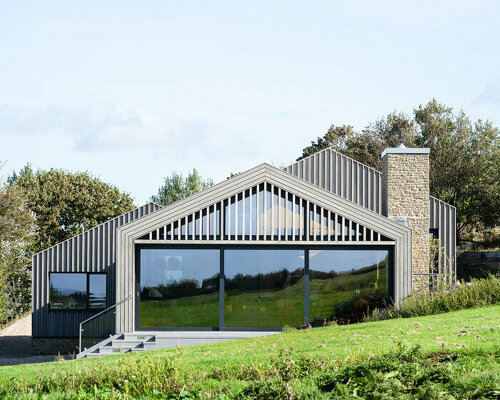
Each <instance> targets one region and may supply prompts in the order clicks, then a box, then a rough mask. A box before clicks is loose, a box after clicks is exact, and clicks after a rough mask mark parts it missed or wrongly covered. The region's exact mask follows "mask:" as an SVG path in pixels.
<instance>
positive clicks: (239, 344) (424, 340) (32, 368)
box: [0, 304, 500, 398]
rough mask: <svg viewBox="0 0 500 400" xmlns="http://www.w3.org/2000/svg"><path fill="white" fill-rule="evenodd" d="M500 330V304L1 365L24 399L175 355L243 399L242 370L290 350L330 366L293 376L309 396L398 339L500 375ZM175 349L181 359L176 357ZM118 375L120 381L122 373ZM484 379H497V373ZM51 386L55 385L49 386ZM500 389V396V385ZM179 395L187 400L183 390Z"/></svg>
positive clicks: (202, 378) (1, 375) (201, 384)
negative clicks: (338, 369)
mask: <svg viewBox="0 0 500 400" xmlns="http://www.w3.org/2000/svg"><path fill="white" fill-rule="evenodd" d="M499 333H500V305H498V304H497V305H493V306H487V307H481V308H475V309H468V310H461V311H457V312H451V313H447V314H440V315H432V316H425V317H417V318H408V319H392V320H386V321H380V322H372V323H365V324H353V325H346V326H335V327H326V328H315V329H309V330H300V331H297V330H296V331H290V332H284V333H280V334H277V335H274V336H268V337H264V338H252V339H246V340H239V341H232V342H225V343H216V344H210V345H202V346H193V347H186V348H184V349H183V350H182V351H181V352H179V350H176V349H165V350H157V351H152V352H149V353H148V354H145V353H142V354H124V355H117V356H109V357H103V358H101V359H85V360H72V361H60V362H54V363H46V364H31V365H20V366H6V367H0V396H1V394H2V393H4V395H5V396H6V397H7V398H8V396H12V395H13V394H14V393H17V394H19V395H21V397H19V396H18V398H22V396H24V394H22V392H24V391H26V390H29V388H31V390H36V389H33V388H37V387H39V386H37V384H38V385H39V384H40V382H57V381H58V380H61V379H62V378H61V374H63V375H64V376H67V379H71V377H73V379H76V378H75V376H76V377H78V375H81V374H85V373H86V371H87V372H89V371H92V370H94V371H107V372H103V373H110V371H114V370H118V369H119V368H120V367H121V366H122V365H124V364H126V363H129V364H130V365H131V366H132V365H133V366H134V368H136V367H137V369H138V371H140V370H142V371H143V372H144V371H145V370H147V368H149V367H151V366H152V365H155V363H159V362H160V361H161V360H163V359H170V360H171V359H175V360H176V362H178V365H177V364H176V365H177V367H176V368H178V370H177V369H176V371H178V374H180V375H179V376H182V377H183V378H182V381H183V382H184V383H185V382H188V381H190V383H189V384H188V386H189V387H190V388H196V390H205V391H207V393H219V395H220V396H221V397H220V398H238V395H236V394H234V393H236V392H237V391H238V390H240V389H242V388H245V387H248V385H249V383H248V382H249V380H248V379H247V378H246V377H245V374H244V373H243V372H242V371H249V370H250V369H251V370H252V371H254V372H253V373H252V374H254V375H255V374H257V376H258V375H259V374H260V373H262V374H263V376H267V375H266V374H267V372H266V371H268V370H270V369H273V368H275V369H276V368H277V367H276V365H275V364H276V360H278V359H280V358H286V354H289V355H292V358H293V360H292V361H290V362H291V363H292V364H294V363H295V364H297V363H300V362H299V361H297V360H304V359H308V360H309V361H308V363H310V362H313V361H314V360H322V361H321V362H324V363H325V364H324V365H325V366H324V367H319V369H316V370H314V371H315V372H314V373H312V372H311V374H310V377H305V378H303V379H302V378H301V379H298V378H297V377H295V378H296V380H294V381H293V382H294V385H295V386H294V388H295V389H294V390H296V391H297V390H299V389H300V388H302V389H300V390H304V393H306V392H307V390H309V389H307V387H308V386H307V385H312V383H311V382H312V381H310V379H313V378H312V377H313V375H314V376H316V375H317V374H318V373H320V372H321V370H322V369H325V368H326V369H328V368H330V369H331V368H334V366H337V365H338V366H342V365H344V366H346V365H351V364H355V363H362V362H366V361H367V360H370V359H373V357H375V358H376V357H377V356H379V355H383V354H391V352H394V351H396V348H397V345H396V344H397V343H399V342H401V343H407V344H409V345H420V346H421V348H422V352H423V354H428V353H432V352H434V353H436V352H440V351H441V352H442V350H443V349H446V353H447V354H450V355H465V356H467V355H473V354H476V355H478V354H479V355H481V356H477V357H476V356H474V357H472V356H471V357H472V358H467V360H468V361H467V362H465V361H463V360H462V361H460V360H458V361H456V363H460V362H462V363H464V364H463V365H462V366H461V367H460V368H461V369H460V371H465V372H463V374H465V373H467V374H472V375H471V376H473V375H474V373H476V372H477V373H479V372H481V371H482V372H481V374H482V373H483V372H484V373H485V374H490V373H493V374H496V375H497V376H500V368H499V357H498V356H499V352H500V334H499ZM173 354H175V357H172V355H173ZM181 354H182V355H181ZM283 354H285V356H284V355H283ZM294 360H295V361H294ZM311 360H312V361H311ZM273 363H274V364H273ZM273 365H275V367H273ZM457 365H458V364H457ZM148 366H149V367H148ZM259 371H260V372H259ZM474 371H476V372H474ZM478 371H479V372H478ZM245 373H246V372H245ZM175 374H177V372H176V373H175ZM175 374H173V375H175ZM252 374H250V375H252ZM315 374H316V375H315ZM134 376H135V375H134ZM175 376H177V375H175ZM457 376H458V375H457ZM464 376H465V375H464ZM467 376H469V375H467ZM391 378H392V376H391ZM116 379H118V381H119V379H120V378H119V377H118V378H116ZM116 379H115V381H114V382H115V383H114V384H113V385H111V386H113V387H114V388H112V389H110V390H111V391H110V392H109V393H108V394H109V396H113V395H114V394H113V393H114V390H121V389H116V385H117V384H116ZM179 379H181V378H179ZM269 379H270V381H273V379H274V380H276V379H278V378H276V376H274V375H272V374H271V375H269ZM280 379H281V378H280ZM457 379H458V378H457ZM471 379H472V378H471ZM262 381H263V379H260V378H258V379H257V378H256V379H254V381H252V382H254V383H255V382H257V383H258V382H262ZM486 381H490V382H491V378H488V379H486ZM68 382H69V381H68ZM307 382H309V383H307ZM315 382H316V381H315ZM16 385H18V386H19V388H18V389H15V386H16ZM46 385H49V386H50V383H47V384H46ZM54 385H56V384H54ZM151 385H152V384H151ZM287 385H288V384H287ZM118 386H119V385H118ZM63 387H64V386H61V387H56V386H55V387H54V388H53V390H52V389H50V388H49V389H46V391H47V392H48V393H53V396H55V397H54V398H57V396H58V395H61V393H63V392H60V391H61V390H66V389H62V388H63ZM149 387H151V386H149ZM287 387H288V386H287ZM26 388H28V389H26ZM228 388H232V389H230V390H229V389H228ZM40 390H41V389H40ZM81 390H84V389H81ZM227 390H229V392H227ZM231 390H233V391H235V392H234V393H233V392H231ZM248 390H250V391H251V390H253V389H252V388H250V389H248ZM259 390H260V389H259ZM266 390H267V389H266ZM269 390H271V389H269ZM290 390H291V389H290ZM310 390H312V392H314V390H317V388H313V389H311V388H310ZM56 393H59V394H56ZM85 393H86V392H85ZM17 394H16V395H17ZM223 394H224V395H223ZM498 394H500V388H499V392H498ZM233 395H234V396H233ZM26 396H29V395H26ZM51 396H52V395H51ZM224 396H228V397H224ZM231 396H233V397H231ZM256 396H257V397H255V396H254V398H259V395H256ZM273 396H274V395H273ZM318 396H319V395H318ZM278 397H279V396H278ZM299 397H300V396H299ZM89 398H90V397H89ZM159 398H164V397H161V396H160V397H159ZM165 398H168V396H167V397H165ZM175 398H182V397H179V395H178V394H177V397H175ZM242 398H247V397H242ZM248 398H251V396H250V397H248ZM325 398H327V397H325ZM328 398H329V397H328ZM342 398H343V397H342ZM346 398H348V397H346ZM443 398H445V397H443Z"/></svg>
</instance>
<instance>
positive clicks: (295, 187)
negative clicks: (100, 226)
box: [119, 163, 410, 239]
mask: <svg viewBox="0 0 500 400" xmlns="http://www.w3.org/2000/svg"><path fill="white" fill-rule="evenodd" d="M264 182H268V183H271V184H274V185H276V186H278V187H281V188H283V189H286V190H288V191H289V192H290V193H293V194H295V195H297V196H300V197H301V198H304V199H306V200H308V201H311V202H313V203H315V204H317V205H319V206H321V207H324V208H326V209H329V210H332V211H334V212H336V213H338V214H340V215H343V216H345V217H346V218H349V219H350V220H352V221H354V222H357V223H360V224H363V225H365V226H366V227H368V228H370V229H373V230H375V231H377V232H380V233H382V234H383V235H385V236H387V237H389V238H394V236H398V235H399V234H402V233H408V232H410V229H409V228H407V227H404V226H402V225H401V224H398V223H396V222H393V221H391V220H390V219H388V218H386V217H384V216H382V215H380V214H377V213H375V212H372V211H370V210H368V209H366V208H365V207H362V206H360V205H357V204H355V203H353V202H352V201H349V200H346V199H344V198H342V197H341V196H338V195H335V194H332V193H330V192H328V191H326V190H324V189H322V188H320V187H318V186H317V185H314V184H311V183H309V182H305V181H304V180H302V179H300V178H297V177H295V176H293V175H291V174H288V173H286V172H284V171H283V170H281V169H278V168H276V167H273V166H272V165H269V164H265V163H264V164H261V165H259V166H257V167H255V168H252V169H250V170H248V171H246V172H244V173H242V174H239V175H236V176H234V177H232V178H229V179H227V180H225V181H223V182H220V183H218V184H216V185H214V186H212V187H210V188H208V189H205V190H203V191H201V192H199V193H196V194H194V195H192V196H189V197H187V198H185V199H183V200H180V201H177V202H175V203H173V204H170V205H168V206H165V207H163V208H162V209H160V210H158V212H155V213H154V214H151V215H147V216H145V217H143V218H141V219H138V220H136V221H133V222H131V223H129V224H126V225H124V226H122V227H120V228H119V235H121V236H122V237H129V238H133V239H137V238H139V237H141V236H142V235H144V234H146V233H148V232H149V231H151V230H152V229H156V228H158V227H162V226H164V225H165V224H167V223H170V222H173V221H176V220H178V219H179V218H182V217H185V216H187V215H191V214H192V213H195V212H197V211H199V210H200V209H201V208H204V207H206V206H208V205H211V204H215V203H217V202H220V201H222V200H225V199H227V198H228V197H230V196H234V195H235V194H237V193H239V192H241V191H242V190H245V189H248V188H250V187H252V186H255V185H258V184H261V183H264Z"/></svg>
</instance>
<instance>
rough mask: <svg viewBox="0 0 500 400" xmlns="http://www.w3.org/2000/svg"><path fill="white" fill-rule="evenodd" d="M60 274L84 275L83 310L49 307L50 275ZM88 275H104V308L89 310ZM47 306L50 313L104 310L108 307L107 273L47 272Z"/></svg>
mask: <svg viewBox="0 0 500 400" xmlns="http://www.w3.org/2000/svg"><path fill="white" fill-rule="evenodd" d="M60 274H65V275H76V274H79V275H82V274H85V275H86V277H85V281H86V292H87V293H86V299H85V308H77V309H72V308H52V307H51V305H50V282H51V279H52V278H51V276H52V275H60ZM90 275H105V276H106V304H105V305H104V308H90V307H89V297H90V296H89V288H90ZM48 300H49V301H48V304H49V311H51V312H68V311H69V312H86V311H95V312H99V311H103V310H105V309H106V308H108V307H109V305H108V273H107V272H77V271H75V272H54V271H52V272H49V299H48Z"/></svg>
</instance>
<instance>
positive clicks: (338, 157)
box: [283, 148, 454, 214]
mask: <svg viewBox="0 0 500 400" xmlns="http://www.w3.org/2000/svg"><path fill="white" fill-rule="evenodd" d="M283 170H284V171H286V172H288V173H290V174H292V175H295V176H297V177H299V178H301V179H304V180H306V181H308V182H310V183H312V184H314V185H316V186H319V187H321V188H323V189H326V190H328V191H330V192H332V193H335V194H337V195H339V196H341V197H343V198H345V199H347V200H350V201H352V202H354V203H356V204H359V205H361V206H363V207H366V208H368V209H370V210H372V211H375V212H377V213H379V214H381V213H382V173H381V172H380V171H378V170H376V169H374V168H372V167H369V166H368V165H365V164H362V163H360V162H359V161H356V160H354V159H353V158H351V157H348V156H346V155H344V154H342V153H339V152H338V151H336V150H334V149H332V148H327V149H324V150H321V151H318V152H317V153H314V154H312V155H310V156H308V157H305V158H303V159H302V160H299V161H297V162H295V163H293V164H291V165H289V166H287V167H284V168H283ZM436 200H437V201H438V202H440V203H442V204H444V205H446V206H447V207H452V208H454V207H453V206H452V205H451V204H448V203H446V202H444V201H442V200H438V199H436V198H434V197H432V196H430V197H429V201H430V202H431V205H432V204H433V202H435V201H436Z"/></svg>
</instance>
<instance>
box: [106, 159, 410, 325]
mask: <svg viewBox="0 0 500 400" xmlns="http://www.w3.org/2000/svg"><path fill="white" fill-rule="evenodd" d="M264 187H268V188H269V187H270V188H273V189H272V191H271V193H275V190H274V188H277V190H278V192H281V193H283V192H285V195H286V197H285V198H288V199H289V198H290V197H291V198H292V199H293V198H294V196H295V199H297V198H298V199H301V203H302V204H303V205H304V206H305V209H307V208H310V205H313V206H314V210H318V207H319V210H321V211H320V214H317V215H329V216H331V215H332V214H333V215H335V216H341V220H343V221H346V220H347V221H350V223H349V224H350V228H351V229H352V228H353V226H354V227H359V226H360V227H362V230H364V231H365V232H366V230H370V231H371V232H376V233H377V239H379V238H384V237H385V238H387V239H386V240H384V239H382V240H376V241H373V239H374V238H372V237H370V243H371V244H372V245H376V244H379V245H386V246H387V244H388V243H390V244H391V245H393V246H394V283H395V284H394V287H395V291H394V296H395V300H396V301H399V300H400V299H402V298H403V297H404V296H406V295H408V294H409V293H410V291H411V263H412V261H411V229H409V228H408V227H406V226H403V225H401V224H399V223H397V222H394V221H392V220H390V219H388V218H386V217H384V216H382V215H380V214H377V213H375V212H373V211H370V210H368V209H367V208H365V207H362V206H360V205H357V204H355V203H353V202H351V201H348V200H346V199H344V198H342V197H340V196H336V195H333V196H332V195H331V194H330V193H328V192H326V191H325V190H323V189H321V188H319V187H318V186H316V185H314V184H311V183H308V182H305V181H304V180H302V179H299V178H297V177H295V176H293V175H291V174H288V173H286V172H284V171H282V170H280V169H278V168H275V167H273V166H270V165H268V164H262V165H259V166H258V167H255V168H253V169H251V170H249V171H246V172H244V173H242V174H240V175H237V176H235V177H233V178H230V179H227V180H226V181H224V182H221V183H219V184H217V185H215V186H212V187H210V188H208V189H205V190H203V191H202V192H200V193H197V194H195V195H192V196H190V197H188V198H186V199H184V200H181V201H178V202H176V203H174V204H171V205H169V206H166V207H164V208H162V209H161V210H159V211H157V212H155V213H153V214H151V215H148V216H145V217H144V218H141V219H140V220H137V221H134V222H132V223H129V224H127V225H124V226H122V227H120V228H119V229H118V231H117V237H116V239H117V250H116V251H117V260H116V286H117V298H119V299H122V298H126V297H128V296H130V295H132V296H134V294H135V292H136V290H135V289H136V288H135V279H134V275H135V272H134V271H135V266H136V260H135V257H136V254H135V250H134V247H135V245H137V244H139V243H140V244H146V243H148V242H149V243H151V244H180V243H184V244H186V243H188V242H190V243H192V244H200V243H207V241H208V242H209V243H212V244H219V243H220V244H228V245H229V244H230V245H233V244H244V243H247V244H262V245H271V244H276V243H277V241H280V243H281V244H282V245H294V244H297V243H300V244H315V243H316V244H317V243H318V242H320V243H321V242H322V243H325V242H326V243H328V244H334V243H337V244H341V243H343V244H344V245H345V243H346V241H347V242H349V243H350V244H352V245H356V243H359V244H366V241H367V237H366V235H363V236H361V235H360V234H359V233H360V231H359V230H358V232H357V234H354V235H352V236H353V237H351V235H348V236H347V237H343V236H344V235H340V237H339V236H338V235H333V234H331V235H324V234H320V235H318V234H317V233H318V231H321V232H322V233H325V230H328V231H330V229H331V228H333V226H331V221H333V220H332V219H330V217H328V219H327V220H324V221H325V223H324V224H322V226H321V225H319V224H318V225H314V226H311V225H312V224H311V223H310V222H312V220H309V221H310V222H307V219H302V221H303V222H305V224H306V225H308V227H309V229H307V234H306V235H304V234H302V235H300V234H298V235H289V234H280V235H275V234H271V233H269V234H267V232H276V228H278V226H270V228H271V229H270V230H268V227H267V225H264V226H260V225H259V224H260V223H263V224H267V223H266V222H265V221H272V219H271V220H268V219H266V217H265V215H266V209H268V210H269V212H270V213H274V212H278V209H276V208H273V207H271V208H267V207H266V208H265V209H264V210H263V215H264V219H263V220H262V222H256V223H257V226H256V227H255V228H254V227H253V226H252V227H251V228H250V229H251V232H252V233H251V234H249V235H239V234H236V232H237V231H238V229H239V228H237V227H236V226H234V228H232V227H231V228H230V231H229V232H228V233H229V234H227V235H221V234H220V233H219V234H217V233H215V235H213V234H212V235H210V234H208V237H205V239H203V236H204V235H203V233H202V232H200V229H201V228H202V226H200V222H201V225H203V223H202V217H203V215H205V216H208V215H210V213H211V212H213V211H210V210H213V207H214V206H215V205H217V204H219V205H221V207H220V208H219V210H222V212H224V208H225V207H224V205H226V204H235V203H236V202H235V200H236V198H240V197H239V195H242V196H241V200H243V197H244V196H243V195H244V194H245V197H246V193H247V192H248V191H251V192H253V193H257V191H260V190H259V188H264ZM266 191H267V190H266ZM266 191H263V192H262V195H263V196H265V193H266ZM268 193H269V192H268ZM233 200H234V202H233ZM235 207H236V204H235ZM229 210H230V208H228V211H229ZM245 210H246V211H245V214H246V213H247V212H248V213H250V212H252V211H251V210H252V207H249V208H245ZM242 211H243V210H242ZM256 211H257V213H258V214H259V215H260V213H259V209H258V203H257V205H256ZM301 212H302V211H301ZM306 214H307V215H309V212H306ZM234 215H238V214H237V213H236V209H235V210H234ZM229 217H230V216H229V215H228V220H229ZM212 218H213V219H215V218H216V215H215V213H213V215H212ZM336 219H337V221H338V218H336ZM197 220H198V223H197V222H196V221H197ZM221 220H222V221H223V220H224V218H223V217H221V218H220V219H219V221H221ZM257 221H259V220H257ZM282 221H283V223H284V221H285V220H282ZM295 222H298V220H297V219H296V220H295ZM289 223H290V226H291V225H292V224H294V222H293V219H292V220H289ZM219 224H220V223H219ZM353 224H354V225H353ZM228 225H229V226H232V225H230V224H228ZM182 226H184V234H183V233H182V232H180V231H179V229H182ZM189 226H191V228H189ZM213 226H215V225H212V232H214V230H213ZM287 226H288V225H287ZM337 226H338V225H337ZM341 226H344V227H345V225H344V224H341ZM207 228H210V225H208V226H207ZM279 228H280V229H281V227H279ZM293 228H294V229H293V231H295V232H297V233H298V232H299V227H298V226H296V227H295V226H294V227H293ZM311 228H313V230H312V231H311ZM316 228H317V229H316ZM175 229H177V232H175ZM344 229H345V228H344ZM344 229H342V230H344ZM196 230H198V235H196ZM169 231H170V234H169ZM254 232H255V233H257V232H259V234H255V235H254V234H253V233H254ZM260 232H266V234H260ZM301 232H302V233H305V232H304V231H303V230H301ZM162 233H163V238H162ZM197 236H198V237H197ZM200 236H202V238H201V240H200ZM205 236H207V235H205ZM370 236H371V235H370ZM318 239H319V240H318ZM353 239H354V240H353ZM360 239H361V240H360ZM134 303H135V299H134V297H133V298H132V300H131V301H130V302H128V303H126V304H122V305H120V306H119V307H118V309H117V314H116V321H117V331H118V332H131V331H134V329H136V327H135V326H134V325H135V321H134V309H135V304H134Z"/></svg>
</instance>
